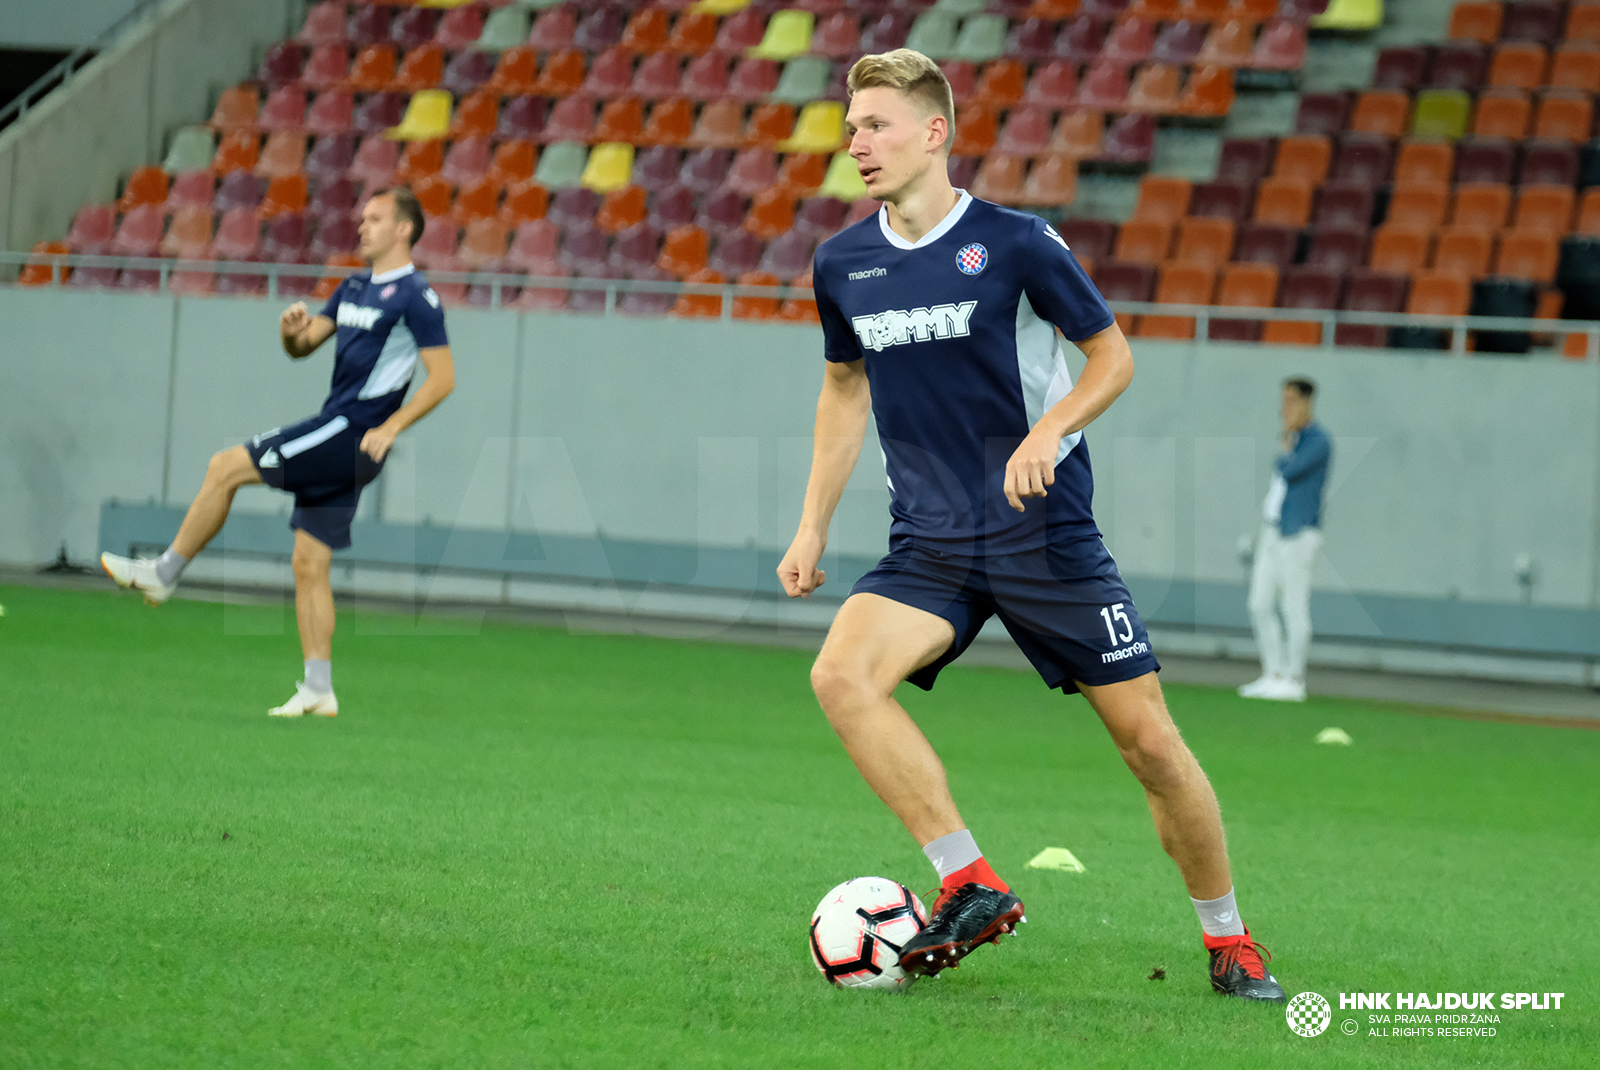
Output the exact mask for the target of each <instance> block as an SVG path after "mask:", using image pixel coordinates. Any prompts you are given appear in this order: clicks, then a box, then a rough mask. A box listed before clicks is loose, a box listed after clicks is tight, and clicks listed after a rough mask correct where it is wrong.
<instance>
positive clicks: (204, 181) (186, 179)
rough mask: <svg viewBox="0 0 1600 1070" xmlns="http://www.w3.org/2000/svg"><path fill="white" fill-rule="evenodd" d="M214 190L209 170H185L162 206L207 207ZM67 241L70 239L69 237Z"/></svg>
mask: <svg viewBox="0 0 1600 1070" xmlns="http://www.w3.org/2000/svg"><path fill="white" fill-rule="evenodd" d="M346 166H348V164H347V165H346ZM339 173H340V174H343V173H344V168H340V169H339ZM216 190H217V180H216V176H214V175H213V174H212V173H211V172H210V171H208V170H203V169H202V170H198V171H185V172H184V173H183V174H181V175H175V176H174V177H173V179H172V185H171V186H169V187H168V189H167V199H166V203H165V204H164V205H163V208H164V210H165V211H166V212H167V213H168V214H169V215H170V214H171V213H174V212H176V211H178V210H179V209H180V208H186V207H188V206H190V205H203V206H206V207H209V206H210V205H211V200H212V198H213V197H214V196H215V195H216ZM68 241H71V238H70V237H69V238H68Z"/></svg>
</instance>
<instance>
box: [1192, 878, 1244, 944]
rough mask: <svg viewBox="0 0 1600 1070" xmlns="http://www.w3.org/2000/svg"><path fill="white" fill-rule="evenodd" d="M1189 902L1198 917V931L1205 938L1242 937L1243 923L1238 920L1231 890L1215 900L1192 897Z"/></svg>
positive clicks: (1237, 908) (1237, 909)
mask: <svg viewBox="0 0 1600 1070" xmlns="http://www.w3.org/2000/svg"><path fill="white" fill-rule="evenodd" d="M1189 902H1191V903H1193V904H1194V912H1195V913H1196V914H1198V915H1200V929H1201V931H1202V932H1204V933H1205V934H1206V935H1207V936H1211V937H1217V936H1243V935H1244V922H1242V921H1240V920H1239V907H1238V906H1237V904H1235V903H1234V901H1233V889H1232V888H1229V889H1228V894H1227V895H1224V896H1220V897H1218V898H1216V899H1196V898H1194V897H1193V896H1191V897H1190V898H1189Z"/></svg>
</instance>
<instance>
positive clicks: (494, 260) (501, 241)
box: [457, 218, 510, 271]
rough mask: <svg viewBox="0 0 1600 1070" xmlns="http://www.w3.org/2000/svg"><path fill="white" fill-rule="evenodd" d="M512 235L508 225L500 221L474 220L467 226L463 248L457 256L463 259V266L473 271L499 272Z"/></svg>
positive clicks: (490, 219)
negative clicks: (507, 227)
mask: <svg viewBox="0 0 1600 1070" xmlns="http://www.w3.org/2000/svg"><path fill="white" fill-rule="evenodd" d="M509 238H510V234H509V232H508V231H507V229H506V225H505V224H504V223H502V222H501V221H500V220H498V219H493V218H485V219H478V220H474V221H473V222H471V223H468V224H467V225H466V228H465V230H464V232H463V233H462V236H461V247H460V249H459V250H457V255H458V256H459V257H460V258H461V263H462V266H464V267H466V268H467V269H468V270H471V271H494V270H497V269H498V268H499V266H500V264H501V261H502V260H503V259H504V257H505V255H506V243H507V240H508V239H509Z"/></svg>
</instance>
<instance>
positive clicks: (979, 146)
mask: <svg viewBox="0 0 1600 1070" xmlns="http://www.w3.org/2000/svg"><path fill="white" fill-rule="evenodd" d="M999 117H1000V113H999V111H998V110H997V109H995V108H990V107H988V106H986V105H983V104H972V105H968V106H967V107H965V108H963V109H962V110H961V111H960V112H959V113H958V114H957V115H956V140H955V144H954V145H953V146H952V147H951V150H950V151H951V153H952V154H953V155H956V156H982V155H984V154H985V153H987V152H988V151H989V150H990V149H992V148H994V146H995V142H996V141H997V140H998V139H999V136H1000V130H999Z"/></svg>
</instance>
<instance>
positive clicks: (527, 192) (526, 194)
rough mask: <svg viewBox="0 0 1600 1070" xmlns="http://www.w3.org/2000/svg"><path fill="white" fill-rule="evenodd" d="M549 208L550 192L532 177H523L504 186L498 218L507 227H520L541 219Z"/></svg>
mask: <svg viewBox="0 0 1600 1070" xmlns="http://www.w3.org/2000/svg"><path fill="white" fill-rule="evenodd" d="M549 209H550V194H549V191H547V190H546V189H545V188H544V187H543V186H541V185H539V183H538V182H535V181H534V180H533V179H531V178H529V179H524V180H523V181H521V182H517V183H514V184H512V185H510V186H507V187H506V193H505V200H503V201H502V202H501V204H500V218H501V220H502V221H504V222H505V224H506V226H508V227H520V226H522V225H523V224H524V223H531V222H533V221H535V220H538V219H543V218H544V217H545V213H546V212H548V211H549Z"/></svg>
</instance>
